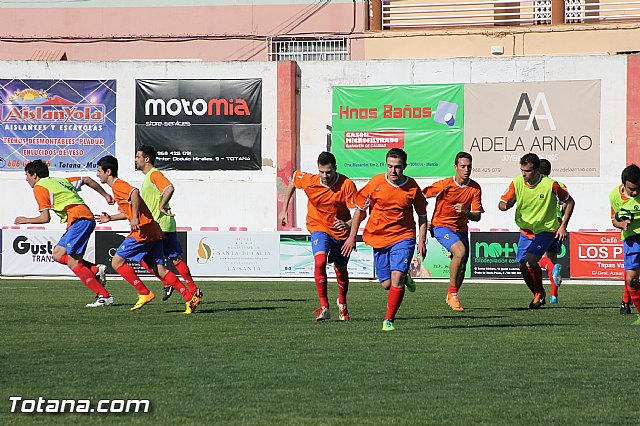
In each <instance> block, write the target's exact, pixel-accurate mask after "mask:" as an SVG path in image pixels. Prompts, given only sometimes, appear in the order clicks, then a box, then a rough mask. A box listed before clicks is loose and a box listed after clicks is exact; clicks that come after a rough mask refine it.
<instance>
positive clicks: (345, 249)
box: [341, 209, 366, 257]
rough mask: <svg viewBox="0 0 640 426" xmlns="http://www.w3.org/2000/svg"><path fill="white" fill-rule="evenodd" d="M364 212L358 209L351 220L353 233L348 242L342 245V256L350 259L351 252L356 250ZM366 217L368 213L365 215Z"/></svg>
mask: <svg viewBox="0 0 640 426" xmlns="http://www.w3.org/2000/svg"><path fill="white" fill-rule="evenodd" d="M362 212H363V211H362V210H360V209H356V211H355V213H353V218H352V219H351V232H350V233H349V236H348V237H347V240H346V241H345V242H344V244H343V245H342V250H341V251H342V255H343V256H346V257H349V256H351V252H352V251H354V250H355V249H356V236H357V235H358V227H359V226H360V222H362V219H363V214H362ZM364 216H366V213H364Z"/></svg>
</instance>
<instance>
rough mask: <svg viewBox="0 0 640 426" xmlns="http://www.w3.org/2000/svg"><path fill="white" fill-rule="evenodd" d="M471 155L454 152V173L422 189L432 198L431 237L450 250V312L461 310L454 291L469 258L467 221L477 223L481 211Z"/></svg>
mask: <svg viewBox="0 0 640 426" xmlns="http://www.w3.org/2000/svg"><path fill="white" fill-rule="evenodd" d="M471 167H472V158H471V154H469V153H467V152H459V153H458V154H456V158H455V162H454V165H453V168H454V169H455V171H456V174H455V176H453V177H450V178H446V179H442V180H439V181H437V182H435V183H434V184H432V185H430V186H427V187H426V188H425V189H423V190H422V192H423V193H424V195H425V196H426V197H427V198H432V197H436V205H435V207H434V210H433V219H432V220H431V223H430V228H431V231H432V234H431V235H432V236H433V237H435V238H436V239H437V240H438V242H439V243H440V244H441V245H442V246H443V247H444V248H446V249H447V250H449V253H451V264H450V265H449V291H448V292H447V296H446V298H445V301H446V302H447V304H448V305H449V306H450V307H451V309H452V310H454V311H463V310H464V309H463V307H462V304H461V303H460V299H459V297H458V294H459V292H460V286H462V281H463V280H464V273H465V271H466V268H467V259H468V258H469V228H468V226H467V224H468V223H469V221H470V220H472V221H474V222H477V221H479V220H480V215H481V214H482V213H484V209H483V208H482V190H481V189H480V185H478V183H476V182H475V181H474V180H472V179H471Z"/></svg>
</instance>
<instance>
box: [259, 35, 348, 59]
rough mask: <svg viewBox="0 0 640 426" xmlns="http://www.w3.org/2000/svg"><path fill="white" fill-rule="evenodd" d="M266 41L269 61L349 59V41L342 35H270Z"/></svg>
mask: <svg viewBox="0 0 640 426" xmlns="http://www.w3.org/2000/svg"><path fill="white" fill-rule="evenodd" d="M267 43H268V54H269V60H270V61H344V60H348V59H349V41H348V39H346V38H343V37H340V38H335V37H334V38H321V37H286V38H285V37H271V38H269V39H268V40H267Z"/></svg>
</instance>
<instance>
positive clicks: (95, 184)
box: [82, 176, 116, 205]
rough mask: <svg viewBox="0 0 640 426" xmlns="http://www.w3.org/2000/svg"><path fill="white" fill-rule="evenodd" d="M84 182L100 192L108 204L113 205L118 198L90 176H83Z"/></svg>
mask: <svg viewBox="0 0 640 426" xmlns="http://www.w3.org/2000/svg"><path fill="white" fill-rule="evenodd" d="M82 184H83V185H87V186H88V187H89V188H91V189H93V190H94V191H96V192H97V193H98V194H100V195H102V197H103V198H104V199H105V200H106V201H107V204H109V205H113V204H115V202H116V200H115V199H114V198H113V196H111V194H109V193H108V192H107V191H105V190H104V188H103V187H102V186H101V185H100V184H99V183H98V182H96V181H95V180H93V179H91V178H90V177H89V176H82Z"/></svg>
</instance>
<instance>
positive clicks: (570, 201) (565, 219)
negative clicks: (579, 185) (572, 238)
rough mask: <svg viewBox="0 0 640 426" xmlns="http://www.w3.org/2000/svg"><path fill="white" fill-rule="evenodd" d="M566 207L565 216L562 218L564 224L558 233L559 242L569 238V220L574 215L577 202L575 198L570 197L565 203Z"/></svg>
mask: <svg viewBox="0 0 640 426" xmlns="http://www.w3.org/2000/svg"><path fill="white" fill-rule="evenodd" d="M564 203H565V205H566V207H565V210H564V215H563V216H562V224H560V227H559V228H558V230H557V231H556V238H558V240H559V241H564V239H565V238H567V226H568V225H569V220H570V219H571V215H572V214H573V209H574V207H575V205H576V202H575V201H574V200H573V197H571V195H569V198H567V200H566V201H565V202H564Z"/></svg>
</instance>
